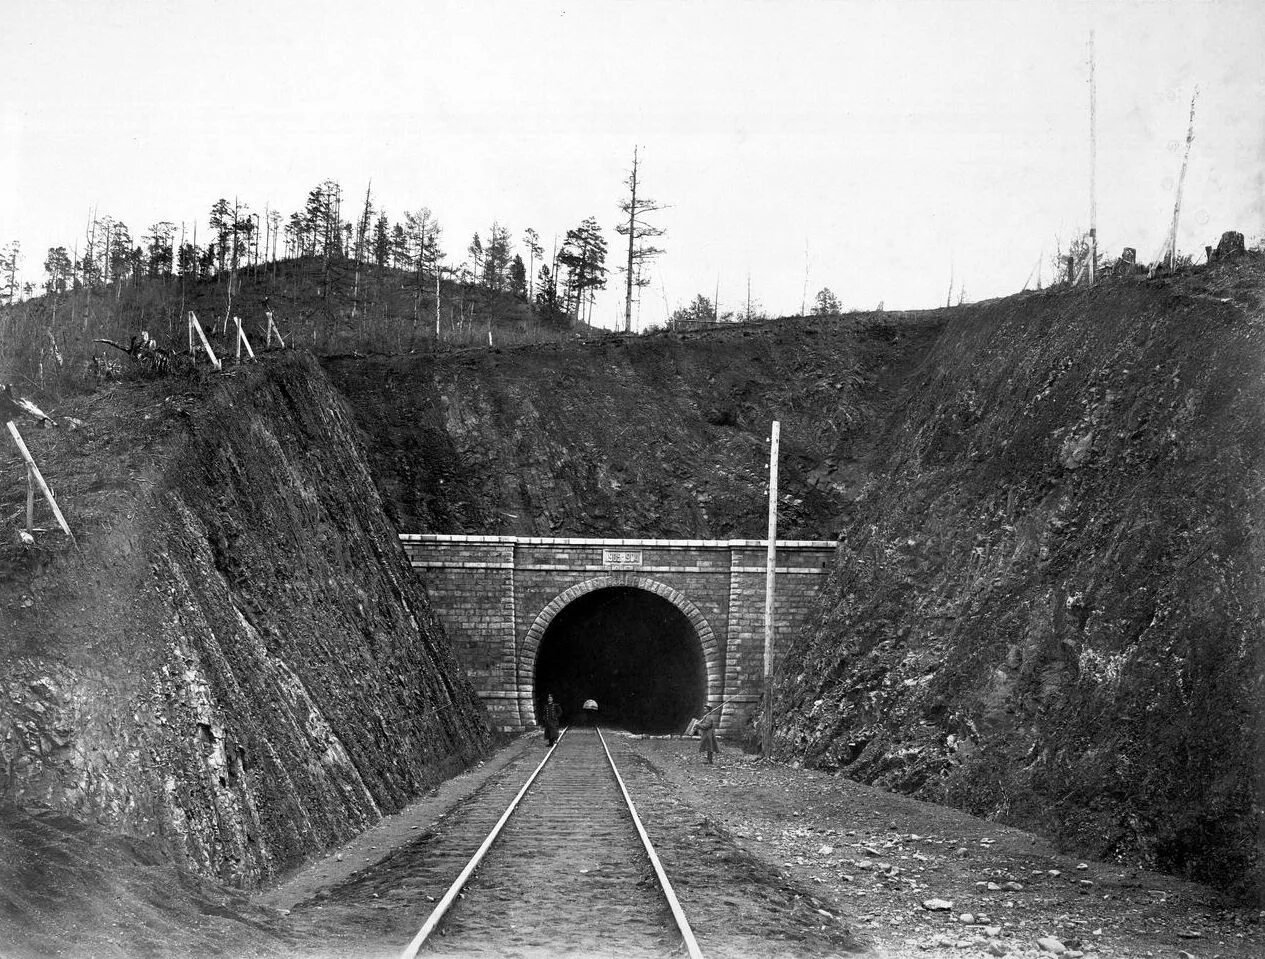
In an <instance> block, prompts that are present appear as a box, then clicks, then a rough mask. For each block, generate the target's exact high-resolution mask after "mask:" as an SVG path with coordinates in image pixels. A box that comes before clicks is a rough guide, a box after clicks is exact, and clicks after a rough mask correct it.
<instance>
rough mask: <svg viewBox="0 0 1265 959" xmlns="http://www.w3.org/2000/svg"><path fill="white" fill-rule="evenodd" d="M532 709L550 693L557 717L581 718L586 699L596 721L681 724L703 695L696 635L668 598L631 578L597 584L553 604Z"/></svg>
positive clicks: (656, 729) (634, 725) (703, 670)
mask: <svg viewBox="0 0 1265 959" xmlns="http://www.w3.org/2000/svg"><path fill="white" fill-rule="evenodd" d="M532 690H533V700H534V705H535V709H536V716H537V718H539V717H540V716H541V713H542V710H543V707H544V703H545V697H546V695H548V694H550V693H552V694H553V697H554V700H555V701H557V703H558V704H559V706H560V708H561V711H562V719H563V722H564V723H566V722H580V721H583V719H584V717H583V715H582V709H581V707H582V706H583V704H584V701H585V700H586V699H593V700H596V701H597V704H598V707H599V721H600V722H601V723H602V724H603V725H606V726H617V727H620V728H623V729H627V730H629V731H630V732H637V733H654V734H663V733H671V732H680V731H682V730H683V729H684V728H685V727H686V725H687V724H688V723H689V721H690V719H691V718H692V717H695V716H698V715H700V714H701V712H702V710H703V708H704V707H705V704H706V702H707V666H706V662H705V660H704V656H703V647H702V644H701V642H700V640H699V636H698V634H697V632H696V631H695V629H694V626H693V625H692V624H691V623H690V621H689V619H688V617H686V615H685V614H684V613H683V612H681V610H680V609H678V608H677V607H676V606H675V605H673V604H672V603H671V602H669V601H668V600H666V599H664V598H663V597H661V596H657V595H655V594H654V593H651V592H648V591H647V590H643V589H639V588H637V587H630V586H613V587H607V588H605V589H597V590H594V591H592V592H589V593H585V594H584V595H583V596H579V597H577V598H576V599H575V600H573V601H572V602H571V603H569V604H568V605H567V606H565V607H563V608H562V609H561V610H559V612H558V614H557V615H556V616H555V617H554V618H553V621H552V622H551V623H550V624H549V626H548V628H547V629H546V630H545V633H544V635H543V636H542V637H541V640H540V647H539V649H538V651H537V654H536V663H535V670H534V676H533V683H532Z"/></svg>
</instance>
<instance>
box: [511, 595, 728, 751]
mask: <svg viewBox="0 0 1265 959" xmlns="http://www.w3.org/2000/svg"><path fill="white" fill-rule="evenodd" d="M619 586H626V587H632V588H634V589H642V590H645V591H646V592H647V593H654V594H655V595H656V596H660V597H662V598H663V599H666V600H667V601H668V602H669V603H671V604H672V605H673V606H675V607H676V608H677V609H679V610H680V611H681V612H682V613H683V614H684V615H685V618H686V619H688V620H689V621H690V625H691V626H692V627H693V628H694V634H695V635H696V636H697V637H698V641H699V645H700V646H702V648H703V661H704V663H705V664H706V666H707V699H708V702H711V703H719V702H720V701H721V700H722V699H723V698H724V684H725V670H724V664H723V663H721V661H720V644H719V643H718V642H717V641H716V634H715V633H713V632H712V628H711V626H710V625H708V622H707V618H706V617H705V616H704V615H703V613H702V611H701V610H700V609H699V608H698V607H697V606H695V605H694V604H693V603H691V602H690V601H689V600H688V599H686V598H685V595H684V594H683V593H681V592H680V591H679V590H676V589H673V588H672V587H671V586H669V585H667V584H666V583H661V582H659V581H658V580H656V579H651V578H650V577H649V576H643V575H641V574H640V573H636V572H610V573H604V574H602V575H601V576H594V577H593V578H592V579H586V580H585V581H584V582H582V583H576V584H575V585H574V586H569V587H567V588H566V589H564V590H563V591H562V592H561V593H559V594H558V595H557V596H555V597H554V598H553V599H551V600H550V601H549V602H548V603H546V604H545V608H544V609H542V610H541V611H540V614H539V615H538V616H537V617H536V619H535V621H534V622H533V623H532V624H531V628H530V629H528V630H527V635H526V636H524V637H523V642H522V645H521V646H520V647H519V649H518V656H517V660H518V719H519V722H520V723H521V724H522V726H523V727H524V728H528V727H530V726H532V725H534V723H535V716H534V715H533V711H532V676H533V673H534V672H535V669H536V652H537V650H538V649H539V648H540V641H541V639H543V638H544V635H545V631H546V630H547V629H548V628H549V624H550V623H552V622H553V619H554V617H555V616H557V615H558V613H560V612H562V610H563V609H564V608H565V607H567V606H569V605H570V604H571V603H573V602H575V600H577V599H579V598H580V597H581V596H583V595H585V594H586V593H592V592H594V591H595V590H599V589H610V588H611V587H619Z"/></svg>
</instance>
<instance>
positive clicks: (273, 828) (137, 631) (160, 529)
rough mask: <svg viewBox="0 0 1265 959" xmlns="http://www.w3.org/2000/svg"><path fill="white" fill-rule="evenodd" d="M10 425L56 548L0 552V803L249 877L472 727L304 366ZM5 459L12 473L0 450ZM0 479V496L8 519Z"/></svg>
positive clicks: (283, 366)
mask: <svg viewBox="0 0 1265 959" xmlns="http://www.w3.org/2000/svg"><path fill="white" fill-rule="evenodd" d="M56 413H57V414H58V416H59V418H60V419H61V427H60V428H59V429H57V430H49V431H43V430H38V429H36V428H34V427H33V426H32V427H31V428H30V429H26V428H25V427H24V430H25V432H26V433H27V436H28V440H29V444H30V446H31V447H32V450H33V452H34V454H35V456H36V458H37V459H38V460H39V461H40V463H41V465H42V466H43V468H44V472H45V474H46V475H47V477H48V479H49V481H50V482H51V483H52V484H53V485H54V486H55V487H56V489H57V492H58V496H59V499H60V503H61V506H62V509H63V511H64V512H65V513H66V515H67V517H68V519H69V522H70V524H71V527H72V530H73V531H74V532H75V533H76V536H77V544H76V545H75V546H74V547H73V548H71V547H70V546H69V545H65V546H64V548H57V547H55V546H52V545H50V544H53V543H55V541H56V535H58V534H53V533H46V534H41V536H40V537H39V538H38V540H37V545H36V547H35V548H23V547H21V546H19V545H14V544H9V545H5V546H3V547H0V624H2V625H3V629H2V630H0V675H3V681H2V683H0V748H3V760H4V761H3V765H0V796H2V797H3V798H4V799H5V800H7V801H9V802H11V803H14V804H17V805H19V806H22V807H26V808H28V809H38V808H52V809H55V810H58V811H61V812H63V813H66V814H69V815H71V816H73V817H75V818H76V819H78V820H80V821H83V822H87V823H93V824H96V825H99V826H104V827H108V828H110V829H113V830H116V831H118V832H122V833H126V834H130V835H133V836H136V837H139V838H142V839H145V840H153V841H156V842H157V848H165V849H167V850H169V851H170V853H171V854H172V856H173V857H174V860H175V861H176V862H177V863H178V864H182V865H184V866H187V867H190V868H192V869H193V870H195V871H196V872H199V873H201V874H203V875H207V876H211V877H215V878H218V879H220V880H221V881H224V882H227V883H230V884H232V885H240V886H246V887H250V886H254V885H257V884H259V883H262V882H265V881H267V880H269V879H271V878H272V877H274V876H276V875H277V874H278V873H279V872H281V871H283V870H285V869H286V868H287V867H290V866H292V865H294V864H296V863H297V862H299V861H301V860H302V859H303V858H305V857H307V856H310V855H312V854H315V853H318V852H320V851H322V850H325V849H328V848H330V847H332V846H333V845H335V844H337V843H339V842H341V841H344V840H346V839H347V838H349V837H350V836H352V835H354V834H355V833H356V832H358V831H359V830H360V829H362V828H364V827H365V826H366V825H367V824H369V823H372V822H374V821H376V819H377V818H378V817H379V816H380V815H381V814H382V813H384V812H388V811H392V810H395V809H398V808H399V807H400V806H401V805H402V804H403V803H404V802H406V801H407V800H408V799H410V798H412V797H414V796H416V795H418V794H419V793H420V792H421V791H423V790H425V789H426V788H428V787H430V786H432V785H434V784H436V783H437V782H439V781H441V780H442V779H444V778H445V777H447V776H449V775H452V774H453V773H454V772H456V771H458V770H460V769H461V768H463V767H464V766H466V765H468V764H469V763H471V762H473V761H474V760H476V759H477V758H478V757H479V756H480V755H482V754H483V753H484V752H485V751H486V749H487V748H488V746H489V745H490V742H491V735H490V733H489V731H488V727H487V724H486V721H485V717H484V714H483V711H482V707H481V706H480V705H479V704H478V702H477V700H476V697H475V695H474V694H473V691H472V690H471V688H470V686H469V685H468V683H466V682H465V681H464V680H463V678H462V677H461V675H460V671H459V670H458V669H457V667H456V665H455V662H454V660H453V658H452V656H451V653H450V651H449V648H448V645H447V642H446V639H445V637H444V634H443V630H442V627H441V626H440V625H439V624H438V622H437V621H436V620H435V618H434V616H433V615H432V613H431V611H430V608H429V605H428V602H427V600H426V596H425V592H424V589H423V588H422V586H421V585H420V584H419V583H418V582H417V580H416V578H415V577H414V576H413V575H412V572H411V570H410V569H409V567H408V564H407V562H406V560H405V558H404V556H403V553H402V551H401V550H400V548H399V545H398V542H397V539H396V535H395V533H396V531H395V529H394V528H393V527H392V526H391V524H390V523H389V521H388V520H387V518H386V516H385V515H384V513H383V511H382V506H381V501H380V499H379V497H378V495H377V492H376V490H375V488H374V485H373V481H372V479H371V477H370V474H369V471H368V469H367V466H366V463H365V460H364V456H363V450H362V448H361V446H360V445H359V442H358V440H357V437H356V433H355V430H354V428H353V427H352V423H351V417H350V414H349V412H348V410H347V408H346V406H345V404H344V402H343V401H342V400H341V399H340V398H339V397H338V396H337V394H336V393H335V392H334V391H332V390H331V389H330V388H329V385H328V383H327V381H326V380H325V377H324V376H323V375H322V373H321V371H320V368H319V366H317V364H316V363H315V361H313V360H311V359H310V358H307V357H303V356H295V355H286V356H284V357H272V358H269V359H268V360H266V361H265V362H263V363H260V364H258V365H253V366H242V367H239V368H237V369H236V370H235V371H233V373H232V374H231V375H224V376H208V377H207V378H205V379H202V378H198V377H193V378H189V379H179V378H170V379H164V380H154V381H149V382H140V383H128V384H115V385H112V386H109V387H106V388H103V389H101V390H100V391H98V392H97V393H95V394H93V395H91V396H88V397H85V398H82V399H81V400H78V401H75V402H72V403H68V404H67V405H66V407H65V408H63V409H59V410H57V411H56ZM0 466H2V467H3V473H4V475H10V476H19V475H21V473H20V472H19V469H20V465H19V464H18V463H17V457H16V455H15V454H13V453H12V450H11V449H9V450H6V451H5V452H4V453H3V454H0ZM24 493H25V490H24V489H23V488H22V487H21V486H20V485H19V484H16V483H14V484H6V486H5V488H4V490H3V499H2V500H0V513H3V514H5V515H12V516H20V515H21V513H22V512H23V510H24V507H25V504H24V502H23V499H24Z"/></svg>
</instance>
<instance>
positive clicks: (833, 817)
mask: <svg viewBox="0 0 1265 959" xmlns="http://www.w3.org/2000/svg"><path fill="white" fill-rule="evenodd" d="M629 744H630V746H631V748H633V749H635V751H636V752H637V753H638V754H639V755H641V756H642V757H644V758H645V760H646V761H647V762H648V763H649V764H651V765H652V766H653V767H654V768H655V769H656V770H657V771H658V772H659V774H660V775H661V776H662V777H663V779H664V780H665V781H667V782H669V783H671V784H672V786H673V788H674V789H675V790H676V796H677V798H678V799H679V801H680V802H681V803H684V804H688V805H689V806H691V807H693V808H696V809H698V810H700V811H703V812H705V814H706V815H707V817H708V818H709V819H710V820H712V821H713V822H714V823H715V824H716V826H717V828H719V829H723V830H724V831H725V832H726V833H727V834H728V835H730V836H732V837H734V839H735V841H736V842H737V843H738V845H739V846H740V847H741V848H742V849H744V850H746V851H748V852H750V853H751V854H752V855H754V856H756V857H758V858H759V859H761V860H762V861H764V862H766V863H768V864H769V865H770V866H773V867H776V868H777V869H778V870H779V871H780V873H781V874H782V875H784V876H786V877H788V878H789V879H791V880H794V881H796V882H797V883H800V884H803V885H806V886H807V887H808V888H811V889H812V890H813V891H814V892H815V893H816V894H817V895H818V896H820V898H821V899H822V900H823V901H826V902H829V903H831V904H833V907H831V906H827V907H826V908H827V911H831V912H832V913H834V914H836V915H839V916H842V917H843V919H844V920H845V921H846V922H849V923H851V924H853V925H854V927H855V928H856V930H857V931H858V932H859V933H860V934H861V935H862V936H863V937H864V938H865V939H866V940H867V941H868V943H869V944H870V945H871V946H872V947H873V948H874V949H875V950H877V951H878V952H879V953H880V954H885V955H889V956H906V955H918V956H928V957H936V956H941V955H944V956H948V955H953V956H975V955H993V956H1002V955H1013V956H1017V957H1020V956H1038V955H1042V956H1049V955H1052V954H1057V955H1065V956H1068V957H1069V959H1077V956H1078V955H1080V954H1086V955H1090V956H1091V957H1092V956H1093V955H1094V954H1096V955H1098V956H1101V957H1107V956H1129V957H1161V956H1171V957H1173V959H1182V957H1183V956H1191V957H1197V959H1215V957H1238V956H1243V957H1259V956H1261V955H1263V954H1265V922H1263V920H1265V914H1262V913H1261V912H1259V911H1257V910H1247V909H1235V908H1233V907H1230V906H1227V905H1225V904H1223V903H1221V902H1220V901H1219V897H1218V894H1217V893H1216V892H1215V891H1214V890H1211V889H1209V888H1207V887H1205V886H1200V885H1197V884H1195V883H1190V882H1184V881H1182V880H1179V879H1174V878H1173V877H1171V876H1166V875H1162V874H1159V873H1153V872H1146V871H1142V870H1136V869H1130V868H1128V867H1125V866H1122V865H1119V864H1116V863H1109V862H1096V861H1092V860H1091V861H1086V860H1082V859H1077V858H1074V857H1071V856H1067V855H1063V854H1061V853H1060V852H1059V851H1057V850H1056V849H1054V848H1052V847H1051V845H1050V844H1049V843H1048V842H1046V841H1045V840H1043V839H1041V838H1039V837H1037V836H1034V835H1032V834H1030V833H1026V832H1023V831H1021V830H1017V829H1010V828H1006V827H1001V826H997V825H996V824H994V823H990V822H987V821H985V820H982V819H977V818H975V817H973V816H968V815H966V814H964V813H961V812H958V811H956V810H953V809H948V808H945V807H942V806H936V805H933V804H931V803H925V802H919V801H917V800H913V799H909V798H907V797H904V796H900V795H896V794H893V793H888V792H884V791H882V790H879V789H875V788H873V787H870V786H864V785H861V784H858V783H855V782H852V781H850V780H847V779H844V778H841V777H834V776H830V775H827V774H825V773H821V772H817V771H813V770H804V769H795V768H792V767H789V766H785V765H781V764H778V763H761V762H758V761H757V760H756V759H755V758H754V757H751V756H746V755H742V754H741V753H735V752H734V751H733V750H729V751H726V752H725V753H723V754H722V755H721V756H720V757H718V761H717V764H716V765H714V766H707V765H704V764H703V760H702V757H701V756H699V754H698V753H697V751H696V745H695V743H693V742H691V741H688V740H679V739H677V740H673V739H629Z"/></svg>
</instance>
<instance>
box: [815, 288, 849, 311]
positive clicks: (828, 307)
mask: <svg viewBox="0 0 1265 959" xmlns="http://www.w3.org/2000/svg"><path fill="white" fill-rule="evenodd" d="M842 312H843V306H842V305H841V304H840V303H839V297H837V296H835V295H834V293H832V292H831V290H830V287H828V286H826V287H822V288H821V289H820V290H818V291H817V297H816V299H815V300H814V301H813V315H814V316H838V315H839V314H840V313H842Z"/></svg>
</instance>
